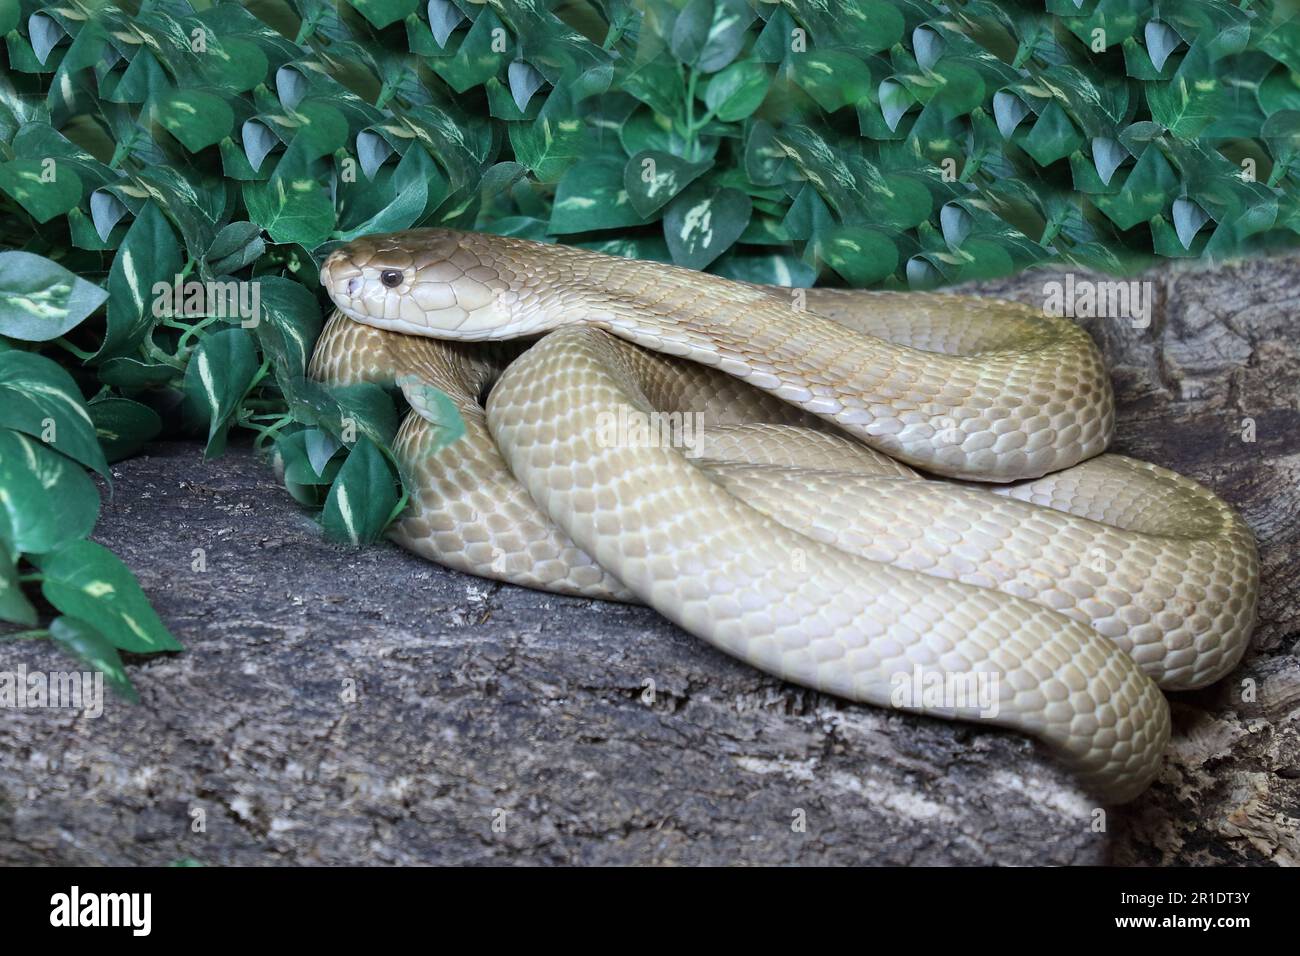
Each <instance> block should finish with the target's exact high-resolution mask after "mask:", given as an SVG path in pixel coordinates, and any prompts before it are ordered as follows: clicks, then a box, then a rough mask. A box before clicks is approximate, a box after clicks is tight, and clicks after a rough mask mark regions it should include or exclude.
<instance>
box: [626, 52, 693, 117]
mask: <svg viewBox="0 0 1300 956" xmlns="http://www.w3.org/2000/svg"><path fill="white" fill-rule="evenodd" d="M622 80H623V89H624V90H625V91H627V92H628V93H631V94H632V95H633V96H635V97H636V98H637V99H638V100H640V101H641V102H642V103H644V104H646V105H647V106H649V107H650V108H651V109H652V110H654V111H655V112H656V113H659V114H661V115H663V116H673V115H674V114H676V112H677V110H678V109H679V107H680V105H681V103H682V102H684V101H685V99H686V86H685V85H684V84H683V83H682V76H681V73H680V72H679V71H678V69H677V67H676V65H675V64H673V63H668V62H665V61H664V60H662V59H659V60H647V61H646V62H645V63H640V64H637V65H636V66H635V67H634V68H633V69H631V70H630V72H628V73H625V74H624V75H623V77H622Z"/></svg>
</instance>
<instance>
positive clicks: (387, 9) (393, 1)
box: [348, 0, 419, 28]
mask: <svg viewBox="0 0 1300 956" xmlns="http://www.w3.org/2000/svg"><path fill="white" fill-rule="evenodd" d="M348 4H349V5H350V6H352V7H355V8H356V9H357V10H359V11H360V12H361V14H362V15H363V16H364V17H365V18H366V19H367V20H369V21H370V22H371V23H373V24H374V25H375V26H376V27H380V28H382V27H386V26H388V25H389V24H390V23H396V22H397V21H398V20H404V19H405V18H406V17H408V16H410V15H411V14H412V13H414V12H415V10H416V7H418V6H419V3H417V0H348Z"/></svg>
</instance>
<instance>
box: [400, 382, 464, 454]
mask: <svg viewBox="0 0 1300 956" xmlns="http://www.w3.org/2000/svg"><path fill="white" fill-rule="evenodd" d="M397 384H398V385H399V386H400V387H401V389H402V395H403V396H404V397H405V398H406V402H407V404H408V405H410V406H411V410H412V411H413V412H415V414H417V415H419V416H420V417H421V418H423V419H424V420H425V421H426V422H428V423H429V424H430V425H433V426H435V427H436V428H437V433H436V435H435V437H434V440H433V443H432V444H431V445H429V444H426V445H424V446H422V447H423V448H424V449H425V453H426V454H432V453H433V452H435V451H438V450H439V449H442V448H446V447H447V446H448V445H450V444H452V443H453V442H456V441H459V440H460V439H462V438H464V437H465V419H464V418H462V417H461V414H460V410H459V409H458V408H457V407H456V403H455V401H453V400H452V398H451V396H450V395H448V394H447V393H446V392H444V391H443V390H442V389H440V388H435V387H434V386H432V385H429V384H428V383H426V382H423V381H420V380H419V379H418V378H416V377H415V376H406V377H404V378H400V379H398V380H397Z"/></svg>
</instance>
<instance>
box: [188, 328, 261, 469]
mask: <svg viewBox="0 0 1300 956" xmlns="http://www.w3.org/2000/svg"><path fill="white" fill-rule="evenodd" d="M256 374H257V346H256V345H255V344H254V342H253V336H252V335H251V334H249V332H248V331H247V330H245V329H242V328H233V329H222V330H221V331H219V332H213V333H211V334H208V335H205V336H204V337H203V340H202V341H201V342H199V346H198V348H196V349H195V350H194V353H193V354H192V355H191V356H190V364H189V366H188V367H187V368H186V369H185V381H184V385H183V389H184V391H185V395H186V397H187V398H188V399H190V401H191V402H193V404H194V407H195V408H196V410H197V411H198V412H199V414H200V417H201V420H204V421H206V422H207V424H208V443H207V448H206V449H205V451H204V454H205V456H206V457H209V458H211V457H215V456H216V455H219V454H221V452H222V450H223V449H224V448H225V429H226V426H227V425H228V424H229V422H230V419H231V416H233V415H234V414H235V411H236V410H237V409H238V408H239V403H240V401H241V400H242V399H243V397H244V394H245V393H246V392H247V391H248V389H249V387H250V386H251V385H252V384H253V378H254V376H255V375H256Z"/></svg>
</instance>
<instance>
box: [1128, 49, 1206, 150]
mask: <svg viewBox="0 0 1300 956" xmlns="http://www.w3.org/2000/svg"><path fill="white" fill-rule="evenodd" d="M1225 102H1226V97H1225V95H1224V90H1223V81H1222V79H1221V78H1220V76H1219V74H1218V70H1217V66H1216V64H1214V63H1212V62H1211V61H1210V52H1209V44H1208V43H1202V42H1200V41H1199V40H1198V41H1197V42H1196V43H1194V44H1192V48H1191V49H1190V50H1188V51H1187V55H1186V56H1185V57H1183V62H1182V63H1181V64H1180V65H1179V67H1178V69H1177V71H1175V73H1174V76H1173V79H1172V80H1170V81H1169V82H1167V83H1165V82H1161V81H1159V80H1156V81H1153V82H1151V83H1149V84H1147V103H1148V104H1149V105H1150V107H1151V118H1152V119H1154V120H1155V121H1156V122H1157V123H1160V124H1161V125H1162V126H1164V127H1165V128H1166V129H1168V130H1169V132H1171V133H1173V134H1174V135H1175V136H1178V137H1180V138H1182V139H1192V138H1193V137H1195V136H1197V135H1199V134H1200V132H1201V131H1202V130H1204V129H1205V128H1206V127H1207V126H1209V125H1210V124H1211V123H1212V122H1214V120H1215V119H1216V118H1217V117H1218V115H1219V113H1220V112H1222V110H1223V109H1224V106H1225Z"/></svg>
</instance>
